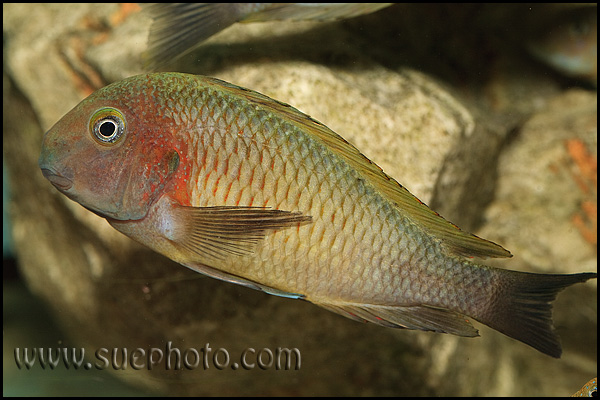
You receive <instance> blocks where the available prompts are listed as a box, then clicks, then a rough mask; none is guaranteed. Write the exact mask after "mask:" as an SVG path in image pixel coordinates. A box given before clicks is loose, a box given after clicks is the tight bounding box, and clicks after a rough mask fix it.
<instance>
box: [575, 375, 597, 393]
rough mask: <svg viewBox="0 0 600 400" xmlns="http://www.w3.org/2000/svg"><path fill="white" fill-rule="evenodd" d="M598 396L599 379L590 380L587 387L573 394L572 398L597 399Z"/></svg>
mask: <svg viewBox="0 0 600 400" xmlns="http://www.w3.org/2000/svg"><path fill="white" fill-rule="evenodd" d="M597 396H598V377H595V378H593V379H590V380H589V381H588V382H587V383H586V384H585V385H583V386H582V387H581V389H579V390H578V391H577V392H575V393H573V394H572V395H571V397H597Z"/></svg>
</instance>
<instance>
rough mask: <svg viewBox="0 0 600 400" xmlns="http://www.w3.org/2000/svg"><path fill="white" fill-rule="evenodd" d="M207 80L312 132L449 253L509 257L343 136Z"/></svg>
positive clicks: (249, 92)
mask: <svg viewBox="0 0 600 400" xmlns="http://www.w3.org/2000/svg"><path fill="white" fill-rule="evenodd" d="M207 83H208V84H209V85H210V84H211V83H212V84H214V85H216V86H218V87H219V89H221V90H226V91H228V92H230V93H232V94H233V95H235V96H239V97H242V98H245V99H247V100H249V101H251V102H252V103H258V104H260V105H262V106H263V107H264V108H265V109H267V110H269V111H270V112H272V113H273V114H275V115H280V116H281V117H282V118H284V119H285V120H286V121H288V122H289V123H291V124H293V125H294V126H296V127H297V128H299V129H301V130H302V131H304V132H307V133H308V134H311V135H312V136H313V137H314V138H315V139H317V140H318V141H320V142H321V143H323V144H324V145H325V146H326V147H327V148H328V149H330V150H331V151H332V152H334V153H335V154H336V155H338V156H339V157H341V158H342V159H344V160H345V161H346V162H347V163H348V164H349V165H350V166H352V168H354V169H356V170H357V171H358V172H359V173H360V174H361V175H362V176H364V177H365V180H366V181H368V182H369V183H370V184H371V185H372V187H373V188H374V189H375V190H376V191H377V192H379V193H380V194H381V195H382V196H383V197H385V198H387V199H388V200H390V201H391V202H392V203H393V204H394V205H395V206H396V209H398V210H399V211H400V212H401V213H402V214H403V215H404V216H405V217H407V218H409V219H410V220H411V221H413V222H414V223H416V224H417V225H419V226H420V227H422V228H423V229H424V230H425V231H427V232H428V233H429V234H431V235H432V236H434V237H435V238H437V239H438V240H440V241H441V243H442V245H443V246H444V247H445V248H446V250H447V251H448V252H449V253H450V254H454V255H458V256H464V257H481V258H485V257H512V255H511V254H510V252H509V251H508V250H506V249H504V248H503V247H502V246H500V245H498V244H496V243H493V242H490V241H488V240H485V239H482V238H480V237H478V236H475V235H473V234H471V233H468V232H465V231H463V230H461V229H460V228H459V227H457V226H456V225H454V224H453V223H451V222H449V221H447V220H446V219H444V218H443V217H442V216H441V215H439V214H438V213H436V212H435V211H433V210H431V209H430V208H429V207H427V205H426V204H425V203H423V202H422V201H420V200H419V199H417V198H416V197H415V196H413V195H412V194H411V193H410V192H409V191H408V190H407V189H406V188H404V187H403V186H402V185H400V184H399V183H398V182H396V181H395V180H394V179H393V178H390V177H389V176H388V175H386V174H385V173H384V172H383V170H382V169H381V168H380V167H379V166H377V165H376V164H375V163H373V162H372V161H371V160H369V159H368V158H367V157H365V156H364V155H363V154H362V153H361V152H360V151H359V150H358V149H357V148H356V147H354V146H352V145H351V144H350V143H348V142H347V141H346V140H345V139H344V138H342V137H341V136H339V135H338V134H336V133H335V132H333V131H332V130H331V129H329V128H327V127H326V126H325V125H323V124H322V123H320V122H318V121H316V120H314V119H312V118H311V117H309V116H308V115H306V114H304V113H302V112H300V111H298V110H297V109H295V108H294V107H292V106H290V105H288V104H285V103H282V102H279V101H277V100H273V99H271V98H269V97H267V96H264V95H262V94H260V93H257V92H255V91H252V90H249V89H244V88H240V87H238V86H235V85H232V84H230V83H227V82H224V81H220V80H218V79H213V78H210V79H209V80H208V82H207Z"/></svg>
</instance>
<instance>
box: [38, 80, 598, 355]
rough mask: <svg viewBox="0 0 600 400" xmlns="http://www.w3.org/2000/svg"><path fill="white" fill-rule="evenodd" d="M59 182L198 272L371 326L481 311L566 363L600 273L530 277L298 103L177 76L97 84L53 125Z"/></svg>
mask: <svg viewBox="0 0 600 400" xmlns="http://www.w3.org/2000/svg"><path fill="white" fill-rule="evenodd" d="M39 167H40V168H41V172H42V174H43V176H44V177H45V178H46V179H48V180H49V181H50V183H51V184H52V185H54V187H55V188H56V189H58V190H59V191H60V192H61V193H62V194H64V195H66V196H67V197H68V198H70V199H71V200H74V201H76V202H78V203H79V204H81V205H82V206H83V207H85V208H87V209H88V210H90V211H91V212H93V213H95V214H97V215H99V216H101V217H103V218H105V219H106V220H107V221H108V223H109V224H110V225H111V226H112V227H113V228H115V229H116V230H118V231H120V232H121V233H123V234H125V235H126V236H128V237H130V238H131V239H133V240H135V241H137V242H139V243H141V244H144V245H146V246H147V247H149V248H150V249H152V250H154V251H156V252H158V253H160V254H163V255H165V256H166V257H168V258H170V259H172V260H174V261H176V262H178V263H180V264H182V265H183V266H185V267H188V268H190V269H192V270H194V271H196V272H199V273H201V274H204V275H207V276H210V277H213V278H217V279H220V280H223V281H227V282H231V283H235V284H239V285H242V286H245V287H249V288H253V289H257V290H261V291H263V292H266V293H268V294H272V295H277V296H282V297H287V298H292V299H302V300H305V301H309V302H312V303H313V304H315V305H318V306H320V307H323V308H325V309H327V310H330V311H332V312H334V313H338V314H341V315H343V316H345V317H347V318H350V319H353V320H356V321H360V322H370V323H374V324H377V325H381V326H385V327H392V328H405V329H416V330H423V331H432V332H440V333H448V334H454V335H459V336H465V337H475V336H479V333H478V330H477V329H476V328H475V327H474V326H473V324H472V322H471V319H473V320H476V321H479V322H481V323H483V324H485V325H488V326H490V327H491V328H493V329H495V330H497V331H499V332H502V333H503V334H505V335H508V336H509V337H512V338H514V339H516V340H519V341H521V342H523V343H525V344H527V345H529V346H531V347H533V348H535V349H537V350H539V351H540V352H542V353H545V354H547V355H549V356H552V357H557V358H558V357H560V355H561V352H562V349H561V345H560V342H559V338H558V335H557V334H556V332H555V331H554V329H553V326H552V305H551V302H552V301H553V300H554V299H555V298H556V296H557V294H558V292H559V291H561V290H562V289H564V288H566V287H568V286H570V285H573V284H575V283H579V282H585V281H587V280H588V279H592V278H596V277H597V274H596V273H591V272H588V273H576V274H536V273H529V272H519V271H512V270H506V269H499V268H494V267H491V266H487V265H485V264H483V263H480V262H479V261H478V260H475V258H477V259H485V258H488V257H511V256H512V255H511V253H510V252H509V251H508V250H506V249H504V248H503V247H502V246H500V245H498V244H496V243H493V242H491V241H488V240H485V239H482V238H479V237H478V236H475V235H473V234H471V233H468V232H466V231H463V230H461V229H460V228H459V227H457V226H456V225H454V224H452V223H451V222H449V221H447V220H446V219H444V218H443V217H442V216H440V215H439V214H438V213H436V212H435V211H433V210H431V209H430V208H429V207H428V206H427V205H426V204H424V203H423V202H421V201H420V200H418V199H417V198H416V197H415V196H413V195H412V194H411V193H410V192H409V191H408V190H407V189H406V188H405V187H404V186H402V185H401V184H399V183H398V182H397V181H396V180H394V179H393V178H391V177H389V176H388V175H386V174H385V173H384V172H383V170H382V169H381V168H380V167H378V166H377V165H376V164H375V163H373V162H372V161H370V160H369V159H368V158H367V157H365V156H364V155H363V154H362V153H361V152H360V151H359V150H358V149H357V148H355V147H354V146H353V145H351V144H350V143H348V142H347V141H346V140H344V139H343V138H342V137H341V136H339V135H338V134H336V133H334V132H333V131H332V130H330V129H329V128H327V127H326V126H325V125H323V124H322V123H320V122H318V121H316V120H314V119H313V118H311V117H310V116H308V115H306V114H304V113H302V112H301V111H299V110H297V109H295V108H294V107H292V106H290V105H288V104H285V103H282V102H279V101H277V100H274V99H271V98H269V97H267V96H265V95H263V94H260V93H258V92H255V91H252V90H249V89H245V88H242V87H239V86H236V85H233V84H230V83H227V82H225V81H222V80H219V79H215V78H210V77H205V76H199V75H189V74H182V73H174V72H173V73H167V72H164V73H152V74H143V75H137V76H133V77H129V78H127V79H124V80H122V81H119V82H116V83H112V84H110V85H108V86H105V87H104V88H101V89H100V90H98V91H96V92H94V93H93V94H91V95H90V96H89V97H87V98H86V99H84V100H83V101H81V103H79V104H78V105H77V106H75V108H73V109H72V110H71V111H69V112H68V113H67V114H66V115H65V116H64V117H63V118H62V119H60V120H59V121H58V122H57V123H56V124H55V125H54V126H53V127H52V128H50V129H49V130H48V131H47V132H46V133H45V135H44V138H43V142H42V148H41V153H40V158H39Z"/></svg>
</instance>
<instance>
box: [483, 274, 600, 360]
mask: <svg viewBox="0 0 600 400" xmlns="http://www.w3.org/2000/svg"><path fill="white" fill-rule="evenodd" d="M499 275H500V282H499V285H498V292H497V296H496V299H495V301H493V302H492V306H491V307H489V308H488V310H487V311H486V312H485V313H483V315H480V316H478V317H475V316H473V318H475V319H477V320H478V321H479V322H481V323H484V324H486V325H488V326H489V327H491V328H493V329H495V330H497V331H499V332H502V333H504V334H505V335H508V336H510V337H512V338H514V339H517V340H520V341H521V342H523V343H525V344H528V345H530V346H531V347H533V348H535V349H537V350H539V351H541V352H542V353H545V354H548V355H549V356H552V357H555V358H559V357H560V355H561V353H562V348H561V346H560V342H559V338H558V335H557V334H556V333H555V332H554V327H553V326H552V304H551V303H552V301H554V299H555V298H556V295H557V294H558V292H560V291H561V290H562V289H564V288H566V287H567V286H571V285H573V284H575V283H579V282H585V281H587V280H588V279H592V278H596V277H597V274H595V273H581V274H571V275H557V274H533V273H526V272H517V271H508V270H502V271H501V272H499Z"/></svg>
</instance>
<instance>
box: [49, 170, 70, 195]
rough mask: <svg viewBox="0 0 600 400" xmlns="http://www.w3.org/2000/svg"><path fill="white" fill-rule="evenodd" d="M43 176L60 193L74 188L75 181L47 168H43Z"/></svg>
mask: <svg viewBox="0 0 600 400" xmlns="http://www.w3.org/2000/svg"><path fill="white" fill-rule="evenodd" d="M42 175H44V177H45V178H46V179H48V180H49V181H50V183H51V184H53V185H54V186H55V187H56V188H57V189H58V190H60V191H65V190H69V189H71V187H72V186H73V181H71V180H70V179H68V178H65V177H64V176H62V175H60V174H57V173H56V172H54V171H51V170H49V169H47V168H42Z"/></svg>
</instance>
